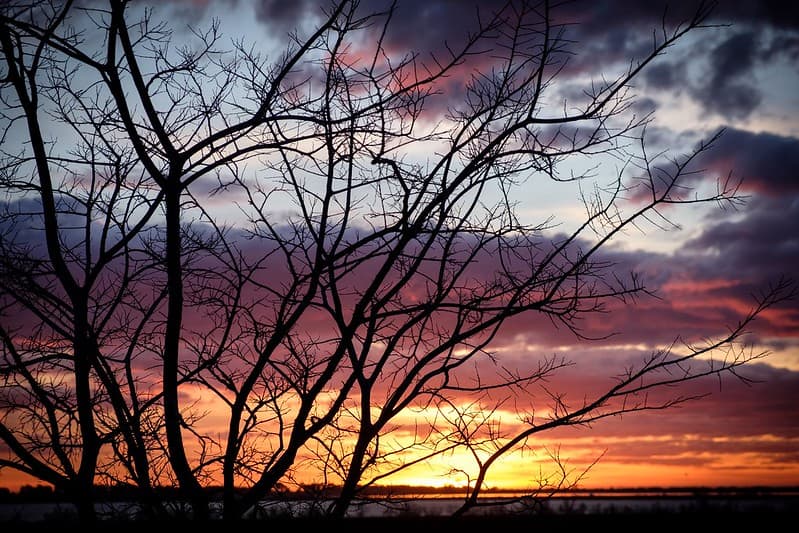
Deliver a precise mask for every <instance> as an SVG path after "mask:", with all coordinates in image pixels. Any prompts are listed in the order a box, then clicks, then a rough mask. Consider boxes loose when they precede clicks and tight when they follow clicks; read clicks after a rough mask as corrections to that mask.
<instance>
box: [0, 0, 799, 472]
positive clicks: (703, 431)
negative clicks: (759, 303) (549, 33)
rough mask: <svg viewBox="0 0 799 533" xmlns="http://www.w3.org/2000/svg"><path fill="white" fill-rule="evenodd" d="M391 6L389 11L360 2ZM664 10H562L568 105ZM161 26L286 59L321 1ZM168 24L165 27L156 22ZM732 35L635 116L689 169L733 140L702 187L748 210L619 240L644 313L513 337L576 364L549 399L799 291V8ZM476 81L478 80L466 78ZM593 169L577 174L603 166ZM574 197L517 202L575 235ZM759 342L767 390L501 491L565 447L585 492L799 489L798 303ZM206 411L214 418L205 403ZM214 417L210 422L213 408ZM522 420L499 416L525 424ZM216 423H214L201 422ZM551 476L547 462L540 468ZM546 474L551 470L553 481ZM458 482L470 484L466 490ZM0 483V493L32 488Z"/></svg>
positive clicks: (609, 439) (669, 68)
mask: <svg viewBox="0 0 799 533" xmlns="http://www.w3.org/2000/svg"><path fill="white" fill-rule="evenodd" d="M362 3H363V4H364V6H367V7H370V6H371V5H372V4H374V6H375V7H383V6H384V5H385V2H384V1H383V0H363V2H362ZM495 3H496V4H499V3H500V2H499V0H487V1H482V2H477V0H464V1H458V0H399V2H398V7H397V11H396V14H395V16H394V18H393V20H392V26H391V31H390V32H389V34H388V37H387V39H388V40H387V46H388V47H389V48H390V49H396V50H402V49H407V50H418V51H420V52H421V53H422V54H425V53H429V52H431V51H435V50H441V47H442V45H443V43H444V42H445V41H446V42H450V43H452V42H457V41H458V40H459V39H462V38H463V35H464V33H465V32H467V31H469V28H472V27H473V23H474V20H475V14H476V9H475V6H476V4H480V5H481V6H482V7H483V9H486V8H488V7H490V6H491V5H493V4H495ZM666 3H667V2H665V1H663V0H649V1H643V2H642V1H638V0H622V1H617V2H595V1H576V2H567V3H565V4H564V5H563V6H559V7H558V9H556V10H555V17H556V20H559V21H561V22H571V23H574V24H573V25H570V26H568V27H567V34H566V35H567V37H568V38H570V39H573V40H574V41H575V43H574V44H573V45H572V50H573V51H574V55H573V56H572V57H571V59H570V60H569V63H568V65H567V67H566V68H565V69H564V71H563V72H562V74H561V76H562V78H561V81H560V83H559V85H558V91H559V92H558V98H560V99H561V101H560V103H558V102H556V101H554V100H555V98H554V97H553V106H555V108H558V106H562V99H563V98H566V99H568V100H569V101H579V99H580V94H581V90H582V88H584V87H587V86H589V85H590V82H591V80H592V79H599V77H600V76H601V75H602V74H604V75H606V76H607V77H608V78H613V77H614V76H615V75H618V74H621V73H622V72H623V71H624V70H625V69H626V68H627V67H628V65H629V61H630V60H631V59H634V58H636V57H641V56H642V55H644V54H645V53H646V52H647V50H648V49H649V47H650V46H651V39H652V31H659V28H660V24H661V21H662V20H663V19H664V9H665V7H666ZM163 4H164V5H162V6H159V8H158V9H157V10H156V14H161V15H164V16H166V17H168V20H169V22H170V24H171V25H172V26H173V27H174V28H175V30H176V32H175V40H176V42H178V41H179V40H180V39H182V38H185V37H187V33H186V31H185V30H186V28H187V27H188V26H196V25H200V26H202V25H203V24H207V23H208V22H209V21H210V20H211V19H212V17H219V19H220V23H221V29H222V32H223V34H224V35H225V36H226V37H228V38H230V39H236V38H243V39H245V40H247V41H248V42H250V43H254V44H255V45H256V46H261V47H263V48H264V50H267V51H268V50H276V51H279V50H280V47H281V43H282V42H283V41H284V39H285V36H286V35H287V33H288V32H289V31H292V30H294V29H297V30H298V31H299V33H300V34H302V33H303V31H307V29H308V28H311V27H312V26H313V23H314V21H315V20H316V16H317V13H318V5H319V4H318V1H317V0H295V1H280V0H254V1H253V2H249V1H246V0H219V1H214V0H171V1H170V2H164V3H163ZM668 4H669V9H668V11H666V12H665V13H666V16H665V20H666V21H667V22H668V23H671V22H672V21H675V20H679V19H680V17H681V16H684V15H685V14H686V13H689V12H690V10H691V6H693V5H695V2H686V1H683V0H680V1H675V2H668ZM157 16H158V15H157ZM711 22H712V23H717V24H719V25H720V26H718V27H712V28H705V29H699V30H696V31H695V32H694V33H692V34H689V35H688V36H687V37H686V38H685V39H684V40H682V41H681V42H679V43H678V44H677V45H676V46H674V47H673V48H671V49H669V50H668V52H667V53H666V54H665V55H663V56H662V57H660V58H658V60H657V61H655V62H654V63H653V64H652V65H650V66H649V67H648V68H647V69H646V70H645V71H644V72H643V74H642V76H641V77H640V78H639V79H638V80H637V82H636V83H635V86H634V93H635V94H636V95H637V103H636V104H635V110H636V111H637V112H639V113H641V114H644V113H647V112H650V111H653V112H654V119H653V121H652V123H651V124H650V125H649V126H648V128H647V132H646V134H647V139H648V141H647V142H648V145H647V150H648V152H649V153H652V154H655V153H658V152H661V151H664V150H668V153H667V154H665V156H664V157H666V156H668V155H673V156H679V155H681V154H683V153H685V152H686V151H688V150H690V149H691V148H692V147H694V146H696V145H697V144H698V143H700V142H701V141H703V140H707V139H709V138H710V137H712V136H713V135H714V134H715V133H716V132H718V131H719V130H720V129H724V134H723V135H722V136H721V138H720V139H719V140H718V141H717V143H716V144H715V146H714V148H713V149H712V150H711V151H709V152H707V153H705V154H704V155H703V156H702V159H701V161H700V166H701V168H703V169H705V172H704V173H703V174H702V175H701V177H700V178H697V180H704V181H697V182H696V184H697V186H698V187H699V188H700V189H701V188H702V187H710V186H712V185H713V184H714V183H715V179H716V178H717V177H719V176H726V175H727V174H728V173H729V172H732V174H733V176H734V177H740V178H743V180H744V181H743V186H742V194H745V195H746V196H747V198H746V202H745V204H743V205H742V206H741V207H740V208H739V209H737V210H733V209H726V210H723V209H720V208H717V207H716V206H710V205H705V206H700V207H698V208H694V207H691V206H687V207H681V208H678V209H677V210H675V211H674V212H673V214H672V220H673V221H674V222H675V223H676V224H677V227H671V228H668V229H667V230H666V229H661V228H657V227H654V226H650V227H642V228H641V229H642V230H643V231H642V232H635V231H630V232H628V233H626V234H625V235H624V237H623V238H620V239H617V240H615V241H613V243H612V244H611V246H610V247H609V248H608V249H607V250H606V251H605V255H604V256H603V257H607V258H609V259H612V260H614V261H615V262H616V263H617V264H618V265H619V268H620V269H622V270H623V271H629V270H634V271H638V272H641V273H642V274H643V276H644V280H645V281H646V285H647V287H648V288H649V289H653V290H655V291H656V293H657V295H658V296H659V297H660V299H657V298H654V297H643V298H642V299H640V300H639V301H637V302H636V303H635V304H634V305H628V306H622V305H618V306H614V307H613V308H612V309H611V312H610V313H607V314H602V315H595V316H591V317H588V318H586V320H585V322H584V323H583V324H582V325H583V327H584V332H585V334H586V336H589V337H590V336H596V337H605V336H608V334H611V333H613V335H610V336H608V337H607V338H605V339H603V340H598V341H590V342H589V341H580V340H578V339H576V338H575V336H574V335H573V334H571V333H570V332H569V331H567V330H564V329H555V328H553V326H552V324H551V323H550V322H549V321H548V320H547V319H543V318H542V319H535V318H533V319H526V320H524V321H519V322H514V323H512V324H510V325H509V327H508V328H506V329H505V330H503V331H502V332H501V334H500V335H498V336H497V338H496V339H495V340H494V341H493V344H492V348H493V349H494V351H495V352H496V353H497V354H498V356H499V357H501V358H503V361H507V362H508V364H512V365H515V366H518V367H520V368H524V367H525V365H528V364H529V365H534V364H535V363H536V362H537V361H538V360H539V359H540V358H541V357H545V356H550V355H553V354H557V355H562V356H564V357H566V358H568V359H570V360H572V361H574V362H575V363H576V365H575V366H573V367H571V368H569V369H567V370H566V371H564V372H562V373H561V374H559V378H558V380H557V381H556V382H554V383H552V384H551V385H552V387H553V388H558V389H559V390H562V391H564V392H565V393H566V394H567V395H569V396H570V397H572V398H581V397H583V396H584V395H586V394H590V392H591V391H592V390H595V389H596V388H598V387H601V386H602V385H603V384H604V385H607V384H608V383H610V379H612V377H613V375H614V373H616V372H618V371H619V370H620V369H622V368H623V367H624V366H625V365H626V364H628V363H629V362H631V361H636V360H639V359H640V358H642V357H645V356H646V355H647V354H649V353H650V352H652V351H653V350H656V349H657V348H659V347H662V346H665V345H668V344H670V343H671V342H673V341H674V340H675V338H677V337H678V336H681V337H682V338H684V339H686V340H689V341H697V340H701V339H705V338H715V337H718V336H719V334H722V333H724V332H725V327H726V326H728V325H734V324H735V322H736V321H737V320H738V319H739V318H740V317H741V316H742V314H743V313H745V312H746V310H747V309H748V308H750V307H751V305H752V303H753V296H754V295H757V294H758V293H759V292H760V291H762V290H763V289H765V288H766V287H767V286H768V285H769V283H773V282H775V281H776V280H777V279H778V278H779V277H780V276H781V275H788V276H794V277H797V276H799V175H797V172H798V171H797V169H799V90H798V89H799V4H797V3H790V2H777V1H773V2H772V1H764V2H738V1H724V0H722V1H721V2H720V3H719V5H718V6H717V8H716V9H715V10H714V14H713V15H712V17H711ZM463 74H464V76H465V75H467V74H468V73H463ZM463 83H464V82H463V80H459V79H457V77H453V78H451V79H450V80H449V82H448V84H447V92H446V93H444V94H443V95H441V96H440V97H438V99H437V100H436V102H437V104H436V105H438V106H440V109H441V110H444V109H446V107H447V105H448V102H457V99H458V98H459V96H462V92H461V89H462V85H463ZM593 163H594V161H591V162H586V161H583V162H582V163H580V162H575V165H578V166H577V167H575V168H578V169H579V165H580V164H582V165H586V166H588V165H591V164H593ZM601 164H602V166H601V167H600V168H599V170H598V171H597V173H598V176H599V178H598V179H599V180H601V179H602V175H603V174H602V173H606V175H607V179H608V180H611V179H612V178H613V177H615V175H616V173H618V172H619V168H620V163H619V162H618V161H612V160H611V161H601ZM577 192H578V190H577V189H576V188H570V187H569V186H564V185H558V186H557V187H555V186H551V185H548V184H542V183H541V180H537V179H531V180H530V181H529V182H526V183H525V184H523V185H521V186H520V188H519V190H518V191H517V195H518V196H517V199H518V200H519V214H520V216H521V217H522V218H523V219H525V220H529V221H534V220H539V221H543V220H545V219H547V218H548V217H549V216H550V215H552V216H554V217H555V221H556V222H557V223H558V224H560V226H558V227H556V228H555V230H554V231H560V230H568V228H569V227H571V226H570V225H573V224H574V223H576V222H577V221H579V220H580V218H579V217H580V216H581V215H582V214H583V206H582V204H581V203H580V202H579V200H578V198H577V197H576V194H577ZM748 339H749V340H750V341H751V342H752V344H753V349H754V350H755V351H761V350H768V351H770V352H771V354H770V355H769V357H767V358H765V359H762V360H760V362H758V363H756V364H751V365H749V366H747V367H746V368H744V369H742V370H741V374H742V375H743V376H745V377H747V378H750V379H752V380H753V381H754V383H752V384H745V383H741V382H740V381H737V380H735V379H734V378H733V377H732V376H725V377H723V378H722V379H721V380H718V379H715V378H714V379H707V380H700V381H696V382H692V383H689V384H686V385H682V387H684V389H681V391H682V392H685V393H687V394H704V393H710V394H709V396H707V397H705V398H703V399H701V400H699V401H696V402H692V403H688V404H684V405H682V406H680V407H679V408H676V409H672V410H668V411H658V412H651V413H640V414H630V415H627V416H624V417H623V418H612V419H606V420H603V421H599V422H597V423H596V424H595V425H593V426H591V427H590V428H567V429H562V430H557V431H555V432H553V433H548V434H546V435H543V436H542V437H541V439H542V440H541V442H540V443H539V450H541V451H540V452H537V453H538V454H539V455H523V456H521V455H516V456H513V457H511V458H509V459H508V460H507V461H505V462H504V463H503V464H502V465H500V466H499V467H498V468H497V469H496V471H495V472H494V473H493V476H492V477H491V478H490V483H489V485H490V486H505V487H513V486H524V485H529V484H530V483H531V482H534V481H535V480H534V479H533V478H534V477H535V473H536V472H537V466H536V465H538V462H539V461H540V460H542V459H544V458H545V457H544V456H545V452H544V450H545V449H549V450H550V451H553V450H556V449H558V448H559V450H560V451H559V453H560V456H561V458H562V459H564V460H565V461H566V464H567V465H568V466H569V467H570V468H572V467H573V468H575V471H579V470H580V469H581V468H583V467H584V466H585V465H588V464H590V463H592V462H593V461H594V460H596V459H597V458H600V456H601V458H600V460H599V461H598V462H597V464H596V465H595V466H593V468H592V469H591V471H590V472H589V473H588V475H587V477H586V478H585V479H584V480H583V481H582V482H581V485H582V486H586V487H641V486H686V485H692V486H696V485H708V486H722V485H724V486H729V485H799V301H796V300H794V301H792V302H789V303H783V304H781V305H780V306H778V307H777V308H774V309H772V310H769V311H768V312H767V313H766V314H764V315H763V316H762V317H760V318H759V319H758V320H757V321H756V322H755V323H754V325H753V327H752V328H751V334H750V335H749V337H748ZM201 407H202V405H201ZM205 407H207V408H208V409H209V410H211V411H212V410H213V404H212V403H209V404H207V405H206V406H205ZM512 419H513V414H512V413H510V412H509V413H508V414H507V417H505V418H503V420H504V421H505V423H508V424H512V423H513V422H512ZM217 422H221V421H215V419H214V415H213V412H212V413H211V415H210V416H209V418H208V419H207V420H206V421H205V422H204V424H207V425H208V426H209V427H213V425H214V424H215V423H217ZM461 460H463V461H468V459H467V458H459V457H458V456H455V457H453V456H445V457H441V458H439V459H438V460H437V461H440V462H442V463H444V465H443V466H442V465H441V464H433V465H429V466H424V467H419V468H417V469H414V470H412V471H409V472H408V473H407V474H406V475H403V476H399V477H397V478H395V479H393V482H394V483H408V484H433V485H446V484H453V483H458V482H459V480H455V479H452V478H449V477H447V476H446V475H444V474H443V472H445V471H446V470H447V467H449V466H452V465H453V464H457V462H458V461H461ZM542 464H544V463H542ZM544 468H548V467H544ZM461 481H462V480H461ZM18 483H19V480H18V479H16V478H9V477H5V476H4V475H0V486H2V485H4V484H5V485H7V486H14V485H15V484H18Z"/></svg>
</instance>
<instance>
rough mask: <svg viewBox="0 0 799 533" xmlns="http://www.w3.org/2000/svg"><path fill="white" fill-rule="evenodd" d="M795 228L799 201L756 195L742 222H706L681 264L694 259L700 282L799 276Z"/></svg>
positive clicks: (798, 223)
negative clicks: (706, 225) (702, 280)
mask: <svg viewBox="0 0 799 533" xmlns="http://www.w3.org/2000/svg"><path fill="white" fill-rule="evenodd" d="M798 230H799V199H797V198H795V197H792V196H784V197H779V198H764V197H756V198H753V199H752V200H751V202H750V206H749V208H748V209H747V212H746V216H745V217H744V218H742V219H738V220H726V221H722V222H719V223H716V224H710V226H709V227H707V228H706V229H704V230H703V231H702V232H701V233H700V235H699V236H698V237H696V238H695V239H692V240H691V241H689V242H688V243H687V244H686V246H685V248H684V251H685V252H686V257H682V258H681V260H688V256H689V254H690V255H692V256H693V257H694V261H695V262H694V265H695V267H696V275H697V277H700V278H708V277H709V276H711V275H712V276H717V277H722V278H727V279H751V280H757V279H763V278H764V277H772V276H775V275H779V274H780V273H784V274H795V273H796V272H799V231H798ZM695 252H702V253H701V254H699V255H694V254H693V253H695ZM718 256H720V257H722V258H723V261H720V260H719V259H718ZM711 271H712V273H711Z"/></svg>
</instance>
